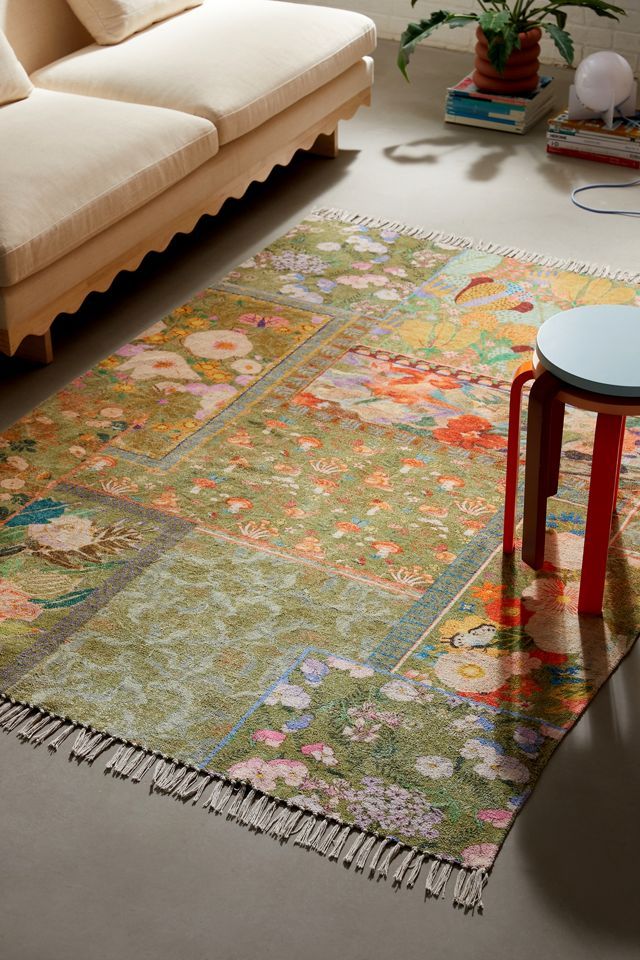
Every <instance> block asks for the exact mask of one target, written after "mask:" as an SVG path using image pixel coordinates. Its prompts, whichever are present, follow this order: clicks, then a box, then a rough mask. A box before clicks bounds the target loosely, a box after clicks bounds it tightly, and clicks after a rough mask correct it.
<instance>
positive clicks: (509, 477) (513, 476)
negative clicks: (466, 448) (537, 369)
mask: <svg viewBox="0 0 640 960" xmlns="http://www.w3.org/2000/svg"><path fill="white" fill-rule="evenodd" d="M534 377H535V373H534V372H533V364H532V363H531V361H530V360H527V362H526V363H523V364H521V365H520V366H519V367H518V369H517V371H516V374H515V376H514V378H513V382H512V384H511V391H510V393H509V438H508V440H507V473H506V479H505V492H504V525H503V528H502V549H503V552H504V553H513V551H514V550H515V527H516V500H517V497H518V468H519V466H520V413H521V411H522V388H523V387H524V385H525V383H526V382H527V381H528V380H533V379H534Z"/></svg>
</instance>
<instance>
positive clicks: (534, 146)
mask: <svg viewBox="0 0 640 960" xmlns="http://www.w3.org/2000/svg"><path fill="white" fill-rule="evenodd" d="M394 57H395V47H394V45H393V44H390V43H382V44H381V45H380V49H379V52H378V55H377V57H376V65H377V83H376V91H375V100H374V106H373V108H372V109H371V110H369V111H361V113H360V114H359V115H358V116H357V117H356V118H355V119H354V120H353V121H351V122H350V123H348V124H345V125H344V129H343V131H342V137H341V139H342V145H343V152H342V153H341V155H340V157H339V158H338V159H337V160H333V161H330V160H322V159H319V158H313V157H306V156H300V157H298V158H297V159H296V160H295V161H294V163H293V164H292V165H291V166H290V167H289V168H288V169H287V170H278V171H276V172H275V174H274V175H273V176H272V177H271V178H270V180H269V182H268V183H266V184H263V185H259V186H256V187H255V188H252V189H251V190H250V191H249V194H248V195H247V197H246V198H245V199H244V200H243V201H240V202H232V203H229V204H228V205H227V207H226V208H225V210H224V211H223V213H222V214H221V215H219V216H218V217H217V218H215V219H210V218H209V219H207V220H205V221H203V222H202V223H201V224H200V225H199V227H198V228H197V229H196V230H195V231H194V233H193V234H191V235H190V236H189V237H180V238H177V239H176V241H174V243H173V244H172V246H171V247H170V249H169V250H168V251H166V252H165V253H164V254H163V255H153V256H150V257H148V258H147V260H146V261H145V263H144V264H143V266H142V268H141V269H139V270H138V271H137V272H136V273H135V274H133V275H125V276H123V277H120V278H119V279H118V280H117V281H116V282H115V284H114V285H113V287H112V289H111V291H110V292H109V293H108V294H106V295H102V296H91V297H90V298H89V299H88V300H87V302H86V303H85V305H84V307H83V308H82V310H81V311H80V312H79V313H78V314H77V315H76V316H74V317H73V318H67V317H62V318H60V319H59V320H58V321H57V323H56V326H55V335H54V339H55V348H56V360H55V362H54V363H53V364H52V365H51V366H50V367H48V368H45V369H33V368H29V367H28V366H26V365H25V364H20V363H18V362H16V361H7V360H0V427H1V426H3V425H6V424H9V423H10V422H12V421H13V420H14V419H15V418H16V417H18V416H19V415H21V414H22V413H23V412H25V411H27V410H28V409H30V408H31V407H32V406H33V405H34V403H36V402H38V401H39V400H41V399H43V398H44V397H46V396H48V395H49V394H51V393H52V392H54V391H55V390H56V389H57V388H58V387H59V386H61V385H62V384H63V383H65V382H66V381H68V380H69V379H70V378H71V377H73V376H74V375H75V374H76V373H77V372H79V371H81V370H84V369H86V368H87V367H89V366H91V365H92V364H93V363H94V362H95V361H96V360H97V359H98V358H100V357H102V356H104V355H106V354H108V353H109V352H111V351H112V349H113V348H114V347H116V346H117V345H119V344H121V343H122V342H125V341H126V340H128V339H130V338H131V337H132V336H133V335H135V333H136V332H137V331H139V330H141V329H143V328H144V327H146V326H148V325H149V324H150V323H151V322H153V321H154V320H156V319H158V318H159V317H161V316H163V315H164V314H165V313H167V312H168V311H169V310H171V309H172V308H173V307H175V306H177V305H179V304H181V303H183V302H184V301H186V300H187V299H188V298H189V297H190V296H192V295H193V293H194V292H196V291H197V290H200V289H202V288H203V287H204V286H206V284H207V283H208V282H210V281H211V280H215V279H217V278H220V277H221V276H222V275H223V274H224V273H225V272H226V271H227V270H228V269H229V268H231V267H232V266H233V265H234V264H235V263H237V262H238V261H240V260H241V259H243V258H245V257H247V256H249V255H251V254H252V253H254V252H255V251H257V250H259V249H260V248H261V247H263V246H264V245H265V244H267V243H269V242H270V241H271V240H272V239H273V238H275V237H276V236H278V235H280V234H282V233H283V232H284V231H285V230H286V229H287V228H288V227H289V226H290V225H292V224H293V223H295V222H296V221H298V220H299V219H300V218H301V217H303V216H304V214H305V213H306V212H307V211H308V210H309V209H310V208H311V207H312V206H314V205H327V206H338V207H345V208H348V209H351V210H355V211H358V212H363V213H370V214H373V215H378V216H383V217H390V218H393V219H397V220H404V221H406V222H408V223H414V224H421V225H423V226H425V227H430V228H434V229H439V230H445V231H448V232H452V233H457V234H464V235H471V236H475V237H478V238H482V239H486V240H491V241H496V242H498V243H508V244H512V245H513V246H516V247H521V248H526V249H532V250H540V251H543V252H545V253H547V254H550V255H554V256H560V257H565V256H570V257H574V258H576V259H581V260H588V261H594V262H607V263H611V264H612V265H614V266H616V267H618V268H621V269H630V270H638V258H637V255H638V250H639V249H640V247H639V244H638V235H639V234H638V231H639V230H640V226H639V225H638V224H637V222H636V221H633V220H627V219H623V218H610V217H596V216H593V215H589V214H586V213H581V212H580V211H578V210H575V209H573V208H572V206H571V204H570V203H569V199H568V192H569V190H570V188H571V187H572V186H577V185H579V184H582V183H588V182H593V181H598V180H605V181H624V180H627V179H631V178H632V176H633V171H622V170H617V169H616V168H614V167H611V168H609V167H604V166H600V165H596V164H588V163H583V162H574V161H569V160H566V161H565V160H550V159H547V157H546V156H545V153H544V138H543V134H544V131H543V127H540V128H538V129H537V130H536V131H534V132H532V133H531V134H529V135H528V136H526V137H524V138H521V137H510V136H508V135H506V134H500V133H492V132H489V131H480V130H474V129H470V128H464V127H453V126H445V125H444V124H443V123H442V120H441V113H442V102H443V96H444V93H443V91H444V87H445V86H446V85H447V84H448V83H451V82H453V81H455V80H456V79H458V78H459V77H460V76H462V75H463V73H464V72H466V70H467V68H468V57H467V56H466V55H463V54H452V53H444V52H434V51H426V50H420V51H418V53H417V54H416V57H415V59H414V61H413V63H412V79H413V82H412V84H411V85H410V86H406V84H405V83H404V81H403V80H402V78H401V77H400V75H399V74H397V71H396V70H395V67H394V66H393V61H394ZM560 82H561V84H562V85H563V89H564V86H566V82H567V78H566V75H565V76H564V77H563V78H562V79H561V81H560ZM636 193H639V196H638V198H637V200H636V202H635V206H640V192H638V191H634V190H630V191H629V194H631V196H630V197H629V198H628V200H627V201H626V202H628V203H630V204H631V205H634V203H633V195H634V194H636ZM607 199H608V198H604V200H605V202H606V200H607ZM615 199H616V202H619V201H620V196H617V197H616V198H615ZM625 199H626V198H625ZM639 689H640V651H639V650H638V648H636V649H635V650H634V651H633V652H632V653H631V654H630V656H629V657H628V658H627V660H626V661H625V662H624V663H623V664H622V666H621V667H620V669H619V670H618V671H617V673H616V674H615V676H614V677H613V678H612V680H611V682H610V683H609V684H608V685H607V686H606V688H605V689H603V690H602V691H601V693H600V694H599V695H598V697H597V698H596V700H595V702H594V703H593V705H592V706H591V707H590V709H589V711H588V713H587V715H586V716H585V717H584V718H583V719H582V720H581V721H580V722H579V724H578V726H577V728H576V730H575V731H574V732H573V733H572V734H571V736H570V737H568V739H567V740H566V741H565V742H564V743H563V745H562V747H561V748H560V749H559V750H558V752H557V754H556V755H555V756H554V758H553V760H552V762H551V764H550V765H549V768H548V769H547V770H546V771H545V774H544V776H543V777H542V779H541V781H540V783H539V784H538V786H537V787H536V790H535V792H534V795H533V797H532V799H531V800H530V802H529V803H528V804H527V806H526V808H525V810H524V811H523V813H522V814H521V815H520V817H519V818H518V822H517V825H516V826H515V828H514V829H513V831H512V832H511V834H510V835H509V838H508V840H507V842H506V844H505V847H504V849H503V851H502V853H501V854H500V857H499V859H498V862H497V865H496V867H495V869H494V872H493V875H492V878H491V882H490V885H489V887H488V889H487V891H486V894H485V912H484V915H482V916H475V917H465V916H464V915H461V914H460V913H458V912H456V911H455V910H454V909H453V908H452V907H451V906H450V904H449V903H448V902H444V901H443V902H441V903H433V902H431V901H429V902H427V903H425V902H424V901H423V896H422V891H421V890H418V889H415V890H414V891H412V892H408V891H401V892H395V891H393V890H392V889H391V887H390V886H389V884H384V883H382V884H376V883H372V882H368V881H367V880H365V879H363V878H362V877H361V875H360V874H358V875H355V876H354V875H353V874H352V873H351V872H350V871H347V870H345V869H343V868H342V867H340V866H337V865H336V864H333V863H328V862H327V861H325V860H323V859H322V858H319V857H316V856H314V855H312V854H310V853H307V852H305V851H302V850H301V849H300V848H298V847H283V848H281V847H279V846H278V845H277V844H276V843H275V842H273V841H271V840H269V839H267V838H264V837H259V836H256V835H254V834H252V833H249V832H248V831H247V830H245V829H243V828H241V827H236V826H235V825H233V824H229V823H227V822H226V821H222V822H221V821H220V820H219V819H216V818H214V817H213V816H207V815H206V814H205V813H204V812H203V811H202V810H201V809H199V808H193V807H191V806H190V805H187V806H183V805H182V804H180V803H178V802H174V801H171V800H167V799H165V798H164V797H161V796H157V795H151V796H148V795H147V793H148V788H147V789H145V787H144V786H143V785H138V786H135V785H131V784H128V783H124V782H118V781H116V780H113V779H111V778H110V777H107V776H104V775H103V774H102V773H101V766H102V765H101V764H97V765H96V767H95V769H89V768H85V767H78V768H76V767H75V766H74V765H72V764H70V763H69V762H68V761H67V759H66V757H65V754H64V753H61V754H60V755H53V756H51V755H50V754H49V753H48V751H46V750H44V749H42V748H40V749H33V748H32V747H30V746H28V745H24V744H21V743H20V742H19V741H17V739H16V738H15V736H6V735H5V736H2V737H0V770H1V771H2V775H1V778H0V811H1V813H0V817H1V820H0V826H1V829H0V864H1V869H0V957H1V958H2V960H133V958H135V960H169V958H171V960H176V958H177V960H196V958H197V960H253V958H258V957H260V958H261V960H268V958H274V960H275V958H277V960H293V958H297V957H298V956H304V957H305V958H307V960H321V958H322V960H326V958H334V957H335V958H338V957H340V958H344V960H383V958H387V957H398V958H402V960H414V958H415V960H418V958H420V960H424V958H425V957H428V958H433V960H445V958H453V960H462V958H467V957H469V958H470V957H473V958H474V960H490V958H491V960H534V958H535V960H538V958H540V957H544V958H545V960H555V958H558V960H560V958H562V960H573V958H576V960H578V958H580V960H605V958H606V960H623V958H634V960H637V958H638V957H639V956H640V913H639V911H638V906H637V904H638V879H637V878H638V858H639V856H640V828H639V826H638V811H639V807H640V804H639V802H638V798H639V797H640V765H639V764H638V749H637V740H636V737H637V736H638V734H639V733H640V697H639V696H638V690H639Z"/></svg>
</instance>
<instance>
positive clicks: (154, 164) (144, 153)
mask: <svg viewBox="0 0 640 960" xmlns="http://www.w3.org/2000/svg"><path fill="white" fill-rule="evenodd" d="M0 143H2V145H3V146H2V150H0V285H2V286H7V285H10V284H14V283H17V282H18V281H19V280H22V279H23V278H24V277H27V276H30V275H31V274H33V273H35V272H36V271H38V270H41V269H42V268H43V267H46V266H48V265H49V264H50V263H53V262H54V261H55V260H57V259H58V258H59V257H61V256H63V255H64V254H65V253H68V252H69V251H70V250H73V249H75V248H77V247H79V246H81V244H83V243H84V242H85V241H86V240H88V239H89V238H90V237H93V236H95V235H96V234H98V233H100V231H102V230H104V229H105V228H106V227H108V226H111V224H113V223H115V222H116V221H118V220H120V219H121V218H123V217H125V216H126V215H127V214H128V213H130V212H131V211H133V210H135V209H137V208H138V207H141V206H143V205H144V204H145V203H147V202H148V201H149V200H151V199H152V198H153V197H155V196H157V195H158V194H160V193H162V192H163V191H164V190H166V189H168V188H169V187H170V186H172V185H173V184H175V183H176V182H177V181H179V180H181V179H182V178H183V177H185V176H187V174H189V173H191V171H192V170H194V169H195V168H196V167H198V166H200V164H202V163H204V162H205V161H206V160H208V159H209V158H210V157H212V156H214V155H215V154H216V152H217V149H218V138H217V133H216V130H215V128H214V127H213V126H212V125H211V123H209V122H208V121H207V120H203V119H201V118H200V117H194V116H191V115H189V114H185V113H178V112H177V111H175V110H162V109H160V108H159V107H147V106H141V105H139V104H129V103H117V102H115V101H112V100H101V99H98V98H96V97H81V96H77V95H75V94H66V93H55V92H53V91H50V90H38V89H35V90H34V91H33V93H32V94H31V96H30V97H28V99H26V100H21V101H19V102H17V103H11V104H8V105H7V106H4V107H2V108H0Z"/></svg>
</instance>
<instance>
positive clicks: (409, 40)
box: [398, 0, 625, 95]
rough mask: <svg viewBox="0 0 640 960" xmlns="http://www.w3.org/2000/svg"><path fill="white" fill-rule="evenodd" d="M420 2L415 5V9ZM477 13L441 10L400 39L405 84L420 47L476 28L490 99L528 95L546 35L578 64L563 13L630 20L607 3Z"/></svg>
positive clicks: (485, 7) (563, 1) (482, 79)
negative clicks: (435, 37) (438, 36)
mask: <svg viewBox="0 0 640 960" xmlns="http://www.w3.org/2000/svg"><path fill="white" fill-rule="evenodd" d="M416 3H417V0H411V6H412V7H414V6H415V4H416ZM478 6H479V8H480V9H479V10H478V12H476V13H465V14H462V13H450V12H449V11H447V10H437V11H436V12H435V13H432V14H431V16H430V17H428V18H427V19H426V20H420V21H419V22H418V23H410V24H409V25H408V27H407V29H406V30H405V31H404V33H403V34H402V37H401V39H400V50H399V52H398V66H399V68H400V70H401V71H402V73H403V74H404V76H405V78H406V79H407V80H408V79H409V77H408V76H407V65H408V63H409V59H410V57H411V54H412V53H413V51H414V50H415V48H416V45H417V44H418V43H420V41H421V40H425V39H426V38H427V37H429V36H430V35H431V34H432V33H433V31H434V30H437V28H438V27H451V28H456V27H465V26H467V24H469V23H475V24H477V27H476V40H477V43H476V59H475V71H474V74H473V82H474V83H475V85H476V86H477V87H478V89H479V90H481V91H483V92H486V93H503V94H505V93H506V94H513V95H516V94H521V93H529V92H531V91H533V90H535V89H536V88H537V86H538V71H539V59H538V57H539V54H540V38H541V36H542V31H543V30H544V31H545V33H547V34H548V35H549V36H550V37H551V39H552V40H553V42H554V43H555V45H556V47H557V48H558V50H559V51H560V54H561V55H562V57H563V59H564V60H566V62H567V63H568V64H569V66H571V65H572V64H573V43H572V41H571V37H570V36H569V33H568V32H567V30H566V29H565V27H566V23H567V13H566V10H565V9H563V8H565V7H566V8H573V7H584V8H586V9H587V10H592V11H593V12H594V13H595V14H597V16H599V17H608V18H609V19H612V20H618V19H619V17H620V15H623V14H625V11H624V10H623V9H622V7H616V6H614V5H613V4H612V3H607V2H605V0H511V2H509V0H478Z"/></svg>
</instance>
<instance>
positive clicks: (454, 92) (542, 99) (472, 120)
mask: <svg viewBox="0 0 640 960" xmlns="http://www.w3.org/2000/svg"><path fill="white" fill-rule="evenodd" d="M554 94H555V89H554V81H553V79H552V78H551V77H540V85H539V86H538V89H537V90H534V91H533V93H526V94H523V95H522V96H519V97H509V96H507V95H506V94H496V93H480V91H479V90H478V88H477V87H476V85H475V84H474V82H473V79H472V74H469V76H467V77H464V79H463V80H460V82H459V83H456V85H455V86H453V87H449V88H448V89H447V100H446V105H445V114H444V118H445V120H446V121H447V123H463V124H467V125H469V126H471V127H488V128H489V129H490V130H503V131H505V132H507V133H526V132H527V130H530V129H531V127H532V126H533V125H534V123H537V121H538V120H540V118H541V117H543V116H544V115H545V114H547V113H548V112H549V111H550V110H551V108H552V106H553V98H554Z"/></svg>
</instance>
